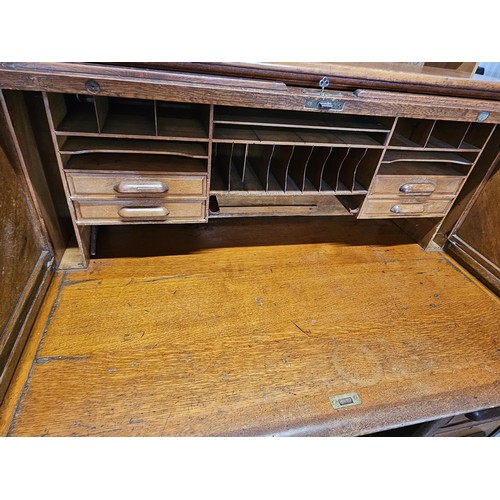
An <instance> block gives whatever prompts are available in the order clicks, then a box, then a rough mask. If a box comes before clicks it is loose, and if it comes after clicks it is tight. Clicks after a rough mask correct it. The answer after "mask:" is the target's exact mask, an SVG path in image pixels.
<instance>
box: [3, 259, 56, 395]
mask: <svg viewBox="0 0 500 500" xmlns="http://www.w3.org/2000/svg"><path fill="white" fill-rule="evenodd" d="M53 273H54V266H53V259H52V256H51V254H50V252H48V251H43V252H42V253H41V254H40V257H39V259H38V261H37V263H36V265H35V267H34V269H33V272H32V274H31V276H30V278H29V279H28V281H27V283H26V286H25V287H24V290H23V292H22V293H21V296H20V298H19V301H18V303H17V305H16V307H15V309H14V311H13V313H12V315H11V317H10V320H9V322H8V323H7V325H6V327H5V330H4V333H3V338H4V339H6V340H5V342H4V344H5V345H4V347H5V349H3V351H5V352H4V354H3V355H0V404H1V403H2V401H3V398H4V396H5V393H6V392H7V389H8V386H9V384H10V382H11V380H12V376H13V374H14V371H15V368H16V365H17V363H18V361H19V358H20V357H21V354H22V351H23V348H24V346H25V344H26V341H27V340H28V337H29V334H30V331H31V328H32V326H33V324H34V322H35V319H36V317H37V314H38V311H39V309H40V306H41V304H42V300H43V298H44V296H45V292H46V291H47V288H48V286H49V284H50V280H51V279H52V276H53ZM4 356H5V358H4Z"/></svg>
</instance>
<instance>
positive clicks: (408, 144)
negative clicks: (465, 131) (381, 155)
mask: <svg viewBox="0 0 500 500" xmlns="http://www.w3.org/2000/svg"><path fill="white" fill-rule="evenodd" d="M387 149H401V150H403V149H407V150H416V151H421V150H422V149H425V150H426V151H438V152H439V151H450V152H457V153H477V152H479V151H480V150H481V149H480V148H477V147H475V146H472V144H468V143H466V142H463V143H462V144H461V146H460V147H459V148H454V147H452V146H450V145H449V144H447V143H446V142H444V141H440V140H439V139H436V138H432V137H431V138H429V141H428V142H427V144H426V146H425V148H423V146H420V145H419V144H417V143H415V142H413V141H411V140H410V139H407V138H406V137H404V136H402V135H400V134H398V133H394V134H393V135H392V138H391V143H390V145H389V146H388V148H387Z"/></svg>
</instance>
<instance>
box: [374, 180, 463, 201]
mask: <svg viewBox="0 0 500 500" xmlns="http://www.w3.org/2000/svg"><path fill="white" fill-rule="evenodd" d="M463 180H464V177H458V176H457V177H455V176H442V177H423V176H420V177H419V176H408V175H377V176H375V178H374V179H373V183H372V186H371V188H370V194H371V195H377V196H383V195H386V196H392V195H401V196H423V195H426V196H430V195H454V194H456V193H457V192H458V190H459V189H460V186H461V185H462V182H463Z"/></svg>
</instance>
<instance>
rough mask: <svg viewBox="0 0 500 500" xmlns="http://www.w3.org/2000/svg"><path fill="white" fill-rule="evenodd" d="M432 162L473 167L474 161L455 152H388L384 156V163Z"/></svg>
mask: <svg viewBox="0 0 500 500" xmlns="http://www.w3.org/2000/svg"><path fill="white" fill-rule="evenodd" d="M408 161H411V162H413V163H416V162H428V163H430V162H432V163H454V164H456V165H469V166H470V165H472V164H473V163H474V161H472V160H469V159H467V158H464V157H463V156H460V155H458V154H456V153H453V152H441V151H422V150H420V151H407V150H404V151H398V150H391V151H387V152H386V153H385V155H384V158H383V160H382V163H397V162H408Z"/></svg>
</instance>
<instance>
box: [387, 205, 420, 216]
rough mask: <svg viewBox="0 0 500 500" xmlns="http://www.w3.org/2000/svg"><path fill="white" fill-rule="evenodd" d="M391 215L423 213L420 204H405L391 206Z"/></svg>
mask: <svg viewBox="0 0 500 500" xmlns="http://www.w3.org/2000/svg"><path fill="white" fill-rule="evenodd" d="M390 211H391V212H392V213H393V214H421V213H422V212H423V211H424V205H423V204H422V203H405V204H403V203H402V204H401V205H393V206H392V207H391V208H390Z"/></svg>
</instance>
